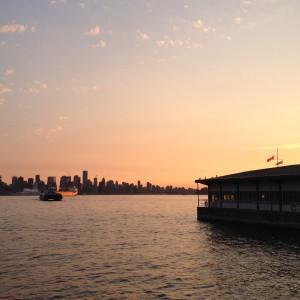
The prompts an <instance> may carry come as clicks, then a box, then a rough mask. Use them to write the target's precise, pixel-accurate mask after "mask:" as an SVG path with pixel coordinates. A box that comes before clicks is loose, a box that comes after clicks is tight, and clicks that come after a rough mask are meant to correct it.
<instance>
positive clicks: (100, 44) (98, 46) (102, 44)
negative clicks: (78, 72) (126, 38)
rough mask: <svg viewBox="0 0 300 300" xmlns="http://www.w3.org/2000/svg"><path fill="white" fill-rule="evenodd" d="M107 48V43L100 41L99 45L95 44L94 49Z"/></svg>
mask: <svg viewBox="0 0 300 300" xmlns="http://www.w3.org/2000/svg"><path fill="white" fill-rule="evenodd" d="M106 46H107V44H106V42H105V41H103V40H99V41H98V42H97V43H95V44H93V45H92V46H91V47H92V48H105V47H106Z"/></svg>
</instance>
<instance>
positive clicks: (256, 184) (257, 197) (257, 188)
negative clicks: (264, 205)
mask: <svg viewBox="0 0 300 300" xmlns="http://www.w3.org/2000/svg"><path fill="white" fill-rule="evenodd" d="M255 186H256V209H257V210H259V183H258V182H257V181H256V182H255Z"/></svg>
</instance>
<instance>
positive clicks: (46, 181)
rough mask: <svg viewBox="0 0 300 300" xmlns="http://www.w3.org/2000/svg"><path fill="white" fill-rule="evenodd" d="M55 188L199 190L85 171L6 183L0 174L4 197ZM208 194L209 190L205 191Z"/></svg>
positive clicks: (84, 190)
mask: <svg viewBox="0 0 300 300" xmlns="http://www.w3.org/2000/svg"><path fill="white" fill-rule="evenodd" d="M45 189H46V190H48V189H54V190H62V191H67V190H69V191H74V190H76V191H77V192H78V193H79V194H92V195H93V194H195V191H196V190H195V189H192V188H185V187H182V186H181V187H180V186H173V185H167V186H159V185H157V184H152V183H151V182H149V181H147V182H146V183H144V184H143V183H142V182H141V181H140V180H138V181H137V182H136V183H132V182H131V183H128V182H125V181H118V180H115V179H105V177H102V178H99V179H98V177H92V178H89V175H88V171H87V170H83V171H82V175H81V176H80V175H78V174H75V175H72V176H66V175H61V176H60V177H56V176H46V177H45V178H43V177H42V176H41V175H40V174H36V175H34V176H32V177H28V178H24V177H23V176H12V178H11V181H10V182H6V181H5V180H3V178H2V176H1V175H0V195H1V194H2V195H3V194H14V193H21V194H22V193H23V192H26V193H27V192H31V193H32V192H38V191H39V192H40V191H43V190H45ZM202 192H206V189H202Z"/></svg>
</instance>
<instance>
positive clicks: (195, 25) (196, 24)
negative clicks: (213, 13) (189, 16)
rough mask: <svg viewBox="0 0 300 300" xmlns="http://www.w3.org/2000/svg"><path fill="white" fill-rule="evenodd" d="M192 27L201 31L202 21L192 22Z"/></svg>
mask: <svg viewBox="0 0 300 300" xmlns="http://www.w3.org/2000/svg"><path fill="white" fill-rule="evenodd" d="M193 26H194V28H196V29H202V27H203V22H202V20H200V19H199V20H197V21H194V22H193Z"/></svg>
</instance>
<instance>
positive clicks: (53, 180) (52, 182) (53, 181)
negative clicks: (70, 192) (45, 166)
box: [47, 176, 57, 189]
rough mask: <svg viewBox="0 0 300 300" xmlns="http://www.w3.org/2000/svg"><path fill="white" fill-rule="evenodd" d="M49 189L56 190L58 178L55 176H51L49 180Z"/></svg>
mask: <svg viewBox="0 0 300 300" xmlns="http://www.w3.org/2000/svg"><path fill="white" fill-rule="evenodd" d="M47 187H48V188H54V189H56V188H57V186H56V178H55V177H54V176H49V177H48V179H47Z"/></svg>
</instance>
